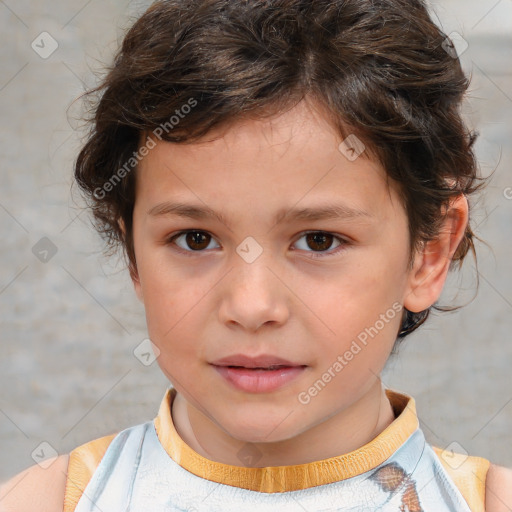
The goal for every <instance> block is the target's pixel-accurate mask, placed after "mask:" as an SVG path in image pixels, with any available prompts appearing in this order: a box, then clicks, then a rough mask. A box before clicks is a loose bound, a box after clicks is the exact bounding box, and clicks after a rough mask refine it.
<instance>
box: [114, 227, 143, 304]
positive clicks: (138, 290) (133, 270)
mask: <svg viewBox="0 0 512 512" xmlns="http://www.w3.org/2000/svg"><path fill="white" fill-rule="evenodd" d="M117 224H118V225H119V229H120V230H121V231H122V233H123V237H125V235H126V226H125V224H124V221H123V219H118V220H117ZM128 270H129V272H130V278H131V280H132V283H133V287H134V289H135V294H136V295H137V298H138V299H139V300H140V301H141V302H142V303H143V304H144V296H143V294H142V286H141V284H140V278H139V272H138V270H137V265H136V264H135V263H133V262H130V263H129V267H128Z"/></svg>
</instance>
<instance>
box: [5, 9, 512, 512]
mask: <svg viewBox="0 0 512 512" xmlns="http://www.w3.org/2000/svg"><path fill="white" fill-rule="evenodd" d="M448 43H449V40H447V38H446V36H445V35H444V34H443V33H442V32H441V31H440V30H439V29H438V28H437V27H436V26H435V24H434V23H433V22H432V21H431V19H430V18H429V15H428V13H427V10H426V8H425V6H424V4H423V3H422V2H421V1H420V0H408V1H406V0H315V1H314V2H313V1H306V0H266V1H263V0H260V1H258V0H169V1H160V2H156V3H154V4H153V5H152V6H151V7H150V8H149V9H148V11H147V12H146V13H145V14H144V15H142V17H140V18H139V19H138V21H137V22H136V23H135V24H134V26H133V27H132V28H131V30H130V31H129V32H128V34H127V35H126V37H125V39H124V41H123V44H122V48H121V50H120V52H119V54H118V55H117V57H116V59H115V64H114V66H113V67H112V69H111V71H110V72H109V74H108V76H107V77H106V79H105V81H104V83H103V84H102V85H101V86H100V87H99V88H98V89H97V90H96V92H98V91H99V92H101V93H102V95H101V99H100V100H99V103H98V105H97V108H96V110H95V117H94V120H93V130H92V131H91V133H90V136H89V138H88V140H87V142H86V144H85V145H84V147H83V148H82V150H81V152H80V154H79V156H78V159H77V162H76V169H75V176H76V179H77V181H78V184H79V185H80V187H81V188H82V190H83V191H84V193H85V195H86V197H87V199H88V200H89V204H90V206H91V208H92V212H93V214H94V218H95V221H96V225H97V228H98V230H99V231H100V232H101V233H102V234H103V235H104V236H105V237H106V240H107V241H108V242H109V243H110V244H111V245H115V244H120V245H121V247H122V248H123V250H124V251H125V254H126V256H127V261H128V264H129V271H130V275H131V278H132V280H133V283H134V287H135V292H136V294H137V296H138V297H139V299H140V300H141V302H142V303H143V304H144V308H145V312H146V318H147V326H148V332H149V337H150V339H151V340H152V343H153V344H154V351H155V355H156V356H157V360H158V364H159V366H160V368H161V369H162V371H163V372H164V374H165V375H166V376H167V377H168V378H169V381H170V382H171V383H172V386H171V387H170V388H169V389H168V390H167V391H166V392H165V394H164V397H163V400H162V402H161V405H160V410H159V412H158V416H157V417H156V418H155V419H154V420H153V421H148V422H146V423H144V424H141V425H137V426H134V427H131V428H128V429H126V430H124V431H122V432H119V433H115V434H112V435H109V436H106V437H103V438H100V439H96V440H92V441H91V442H89V443H86V444H84V445H82V446H80V447H78V448H76V449H75V450H73V451H72V452H71V454H70V455H69V456H68V455H64V456H60V457H58V458H56V459H55V460H54V461H53V463H52V464H51V465H50V466H49V467H48V469H46V470H43V469H42V468H39V467H34V468H29V470H27V471H26V472H24V474H23V476H21V475H19V476H18V477H15V479H13V480H12V481H11V482H8V483H7V484H6V485H5V486H4V489H3V490H4V494H5V491H6V490H9V491H10V492H8V493H7V494H6V495H5V498H4V499H3V500H2V501H1V502H0V504H1V506H3V507H4V510H7V511H11V510H16V511H26V510H31V511H32V510H38V511H41V510H44V511H52V512H53V511H57V510H59V511H60V510H65V511H66V512H71V511H74V512H86V511H103V512H117V511H128V510H129V511H130V512H140V511H151V512H163V511H185V510H187V511H221V510H222V511H223V510H226V511H239V510H251V511H253V510H254V511H270V510H279V511H292V510H307V511H314V510H343V511H349V510H350V511H375V510H380V511H386V512H388V511H398V510H400V511H404V512H405V511H410V512H419V511H435V512H443V511H466V512H467V511H473V512H474V511H483V510H487V511H488V512H489V511H490V512H496V511H504V510H510V509H511V507H512V491H511V490H510V489H511V485H512V471H511V470H509V469H506V468H502V467H499V466H495V465H492V464H490V462H489V461H488V460H486V459H482V458H479V457H474V456H472V457H465V456H464V455H463V454H457V453H453V452H452V451H450V450H443V448H442V447H432V446H430V445H429V444H428V443H427V442H426V440H425V437H424V435H423V432H422V430H421V429H420V428H419V423H418V417H417V415H416V408H415V401H414V399H413V398H412V397H411V396H409V395H407V394H404V393H402V392H398V391H395V390H391V389H385V388H384V387H383V385H382V382H381V380H380V373H381V371H382V369H383V367H384V366H385V363H386V361H387V359H388V357H389V355H390V354H391V353H392V352H393V350H394V349H396V347H397V344H398V343H399V342H401V341H403V339H404V338H405V337H406V336H407V335H408V334H409V333H411V332H413V331H414V330H415V329H416V328H418V327H419V326H420V325H421V324H422V323H423V322H424V321H425V320H426V319H427V316H428V314H429V311H430V308H431V307H435V306H434V304H435V303H436V301H437V300H438V298H439V296H440V294H441V291H442V288H443V285H444V282H445V280H446V277H447V273H448V271H449V270H450V269H452V268H453V267H454V266H455V265H456V264H459V265H460V264H461V263H462V261H463V260H464V258H465V256H466V254H467V253H468V251H469V250H470V249H471V250H472V251H473V252H474V245H473V240H472V238H473V233H472V230H471V226H470V224H469V221H468V219H469V205H468V198H469V197H470V196H471V195H472V194H474V193H475V192H476V191H477V190H478V189H479V188H480V185H477V181H478V180H479V179H480V178H478V176H477V168H476V163H475V160H474V156H473V153H472V149H471V148H472V145H473V142H474V138H475V137H474V135H473V134H471V133H468V130H467V128H466V127H465V126H464V124H463V122H462V120H461V116H460V113H459V107H460V103H461V101H462V98H463V95H464V93H465V91H466V89H467V86H468V81H467V79H466V77H465V76H464V74H463V72H462V70H461V67H460V62H459V60H458V58H457V56H456V54H454V53H453V51H449V50H450V49H453V48H452V47H450V46H449V44H448ZM0 496H1V494H0Z"/></svg>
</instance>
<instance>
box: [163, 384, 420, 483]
mask: <svg viewBox="0 0 512 512" xmlns="http://www.w3.org/2000/svg"><path fill="white" fill-rule="evenodd" d="M385 392H386V395H387V397H388V399H389V401H390V403H391V406H392V407H393V411H394V413H395V419H394V421H393V422H392V423H391V424H390V425H388V427H386V428H385V429H384V430H383V431H382V432H381V433H380V434H379V435H378V436H377V437H375V438H374V439H373V440H372V441H370V442H369V443H367V444H365V445H363V446H361V447H360V448H358V449H357V450H354V451H352V452H349V453H346V454H343V455H338V456H335V457H330V458H328V459H323V460H319V461H314V462H308V463H306V464H296V465H290V466H268V467H245V466H234V465H230V464H223V463H221V462H216V461H212V460H210V459H207V458H206V457H203V456H202V455H200V454H199V453H197V452H196V451H194V450H193V449H192V448H191V447H190V446H188V445H187V444H186V443H185V441H184V440H183V439H182V438H181V437H180V435H179V434H178V432H177V431H176V428H175V426H174V423H173V421H172V415H171V407H172V402H173V400H174V398H175V396H176V389H175V388H173V387H169V388H168V389H167V390H166V392H165V394H164V397H163V399H162V402H161V404H160V409H159V411H158V415H157V417H156V418H155V419H154V420H153V423H154V426H155V430H156V433H157V436H158V439H159V441H160V444H161V445H162V447H163V448H164V450H165V451H166V452H167V454H168V455H169V456H170V457H171V458H172V460H174V461H175V462H176V463H177V464H179V465H180V466H181V467H182V468H184V469H185V470H187V471H189V472H190V473H193V474H194V475H196V476H198V477H201V478H204V479H206V480H210V481H212V482H217V483H220V484H224V485H230V486H234V487H240V488H243V489H248V490H253V491H259V492H266V493H276V492H288V491H296V490H301V489H307V488H310V487H316V486H318V485H325V484H330V483H333V482H337V481H340V480H345V479H347V478H352V477H354V476H358V475H360V474H362V473H365V472H367V471H370V470H372V469H375V468H376V467H378V466H379V465H380V464H382V463H383V462H384V461H386V460H387V459H388V458H389V457H391V455H393V453H394V452H395V451H396V450H398V448H399V447H400V446H401V445H402V444H404V443H405V441H406V440H407V439H408V438H409V437H410V436H411V435H412V434H413V432H414V431H415V430H416V429H418V427H419V422H418V417H417V413H416V402H415V400H414V398H412V397H411V396H409V395H406V394H404V393H400V392H398V391H395V390H392V389H385Z"/></svg>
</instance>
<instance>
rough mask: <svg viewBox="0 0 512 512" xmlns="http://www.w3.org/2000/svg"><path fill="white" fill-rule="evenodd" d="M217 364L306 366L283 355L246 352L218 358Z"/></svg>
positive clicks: (262, 366) (261, 366)
mask: <svg viewBox="0 0 512 512" xmlns="http://www.w3.org/2000/svg"><path fill="white" fill-rule="evenodd" d="M211 364H213V365H215V366H243V367H244V368H269V367H270V366H306V365H304V364H297V363H292V362H291V361H287V360H286V359H283V358H281V357H277V356H273V355H269V354H262V355H259V356H256V357H251V356H247V355H245V354H233V355H232V356H228V357H223V358H222V359H217V360H216V361H214V362H213V363H211Z"/></svg>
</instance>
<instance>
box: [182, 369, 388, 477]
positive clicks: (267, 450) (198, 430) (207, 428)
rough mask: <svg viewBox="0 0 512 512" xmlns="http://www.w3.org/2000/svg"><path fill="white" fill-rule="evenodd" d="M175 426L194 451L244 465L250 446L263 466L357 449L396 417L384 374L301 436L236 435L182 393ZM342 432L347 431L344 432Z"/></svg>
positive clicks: (296, 461)
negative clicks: (267, 439)
mask: <svg viewBox="0 0 512 512" xmlns="http://www.w3.org/2000/svg"><path fill="white" fill-rule="evenodd" d="M172 419H173V422H174V426H175V428H176V431H177V432H178V434H179V435H180V437H181V438H182V439H183V441H184V442H185V443H186V444H188V445H189V446H190V448H192V449H193V450H194V451H196V452H197V453H199V454H200V455H202V456H203V457H205V458H207V459H209V460H212V461H214V462H220V463H223V464H229V465H232V466H240V465H241V463H240V456H239V451H240V449H241V448H242V447H244V449H245V450H247V445H248V444H250V445H251V446H253V447H254V449H255V452H256V453H259V454H261V457H260V458H259V460H258V463H257V466H258V467H267V466H289V465H296V464H306V463H308V462H314V461H317V460H323V459H328V458H331V457H336V456H339V455H343V454H346V453H350V452H352V451H355V450H357V449H358V448H360V447H361V446H363V445H365V444H367V443H369V442H370V441H372V440H373V439H374V438H375V437H377V436H378V435H379V434H380V433H381V432H382V431H383V430H385V429H386V428H387V427H388V426H389V425H390V424H391V423H392V422H393V420H394V419H395V415H394V412H393V408H392V407H391V404H390V402H389V400H388V398H387V396H386V393H385V391H384V388H383V387H382V383H381V381H380V379H377V380H376V382H375V384H374V385H373V386H372V387H371V388H370V389H369V390H368V391H367V392H366V393H365V394H364V395H363V396H361V397H360V398H359V399H358V400H357V401H356V402H354V403H353V404H351V405H350V406H349V407H347V408H345V409H343V410H341V411H338V412H336V413H335V414H334V415H332V416H331V417H329V418H328V419H326V420H325V421H323V422H322V423H320V424H318V425H315V426H313V427H312V428H309V429H308V430H306V431H304V432H302V433H301V434H299V435H298V436H295V437H293V438H290V439H286V440H283V441H277V442H271V443H246V442H244V441H240V440H239V439H235V438H233V437H231V436H230V435H229V434H228V433H226V432H225V431H223V430H222V429H220V428H219V427H218V426H217V425H216V424H215V423H213V422H212V421H211V420H210V419H209V418H207V417H206V416H205V415H204V414H203V413H201V412H200V411H198V410H197V409H196V408H195V407H193V406H191V405H190V404H189V403H188V402H187V401H186V400H185V398H184V397H183V396H182V395H181V394H180V393H178V394H177V395H176V397H175V399H174V402H173V404H172ZM340 432H343V433H344V435H342V436H340Z"/></svg>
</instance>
